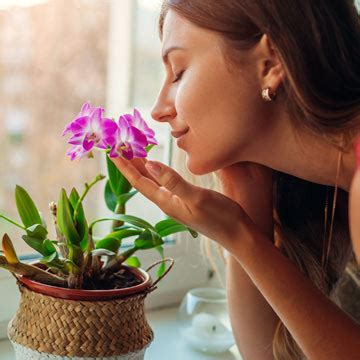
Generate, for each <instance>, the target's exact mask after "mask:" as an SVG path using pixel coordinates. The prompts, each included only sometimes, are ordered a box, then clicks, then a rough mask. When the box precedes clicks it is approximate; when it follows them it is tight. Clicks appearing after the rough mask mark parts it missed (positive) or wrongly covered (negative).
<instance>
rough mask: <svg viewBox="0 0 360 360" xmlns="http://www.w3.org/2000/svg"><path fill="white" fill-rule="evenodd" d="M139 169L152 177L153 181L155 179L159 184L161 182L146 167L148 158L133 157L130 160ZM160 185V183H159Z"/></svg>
mask: <svg viewBox="0 0 360 360" xmlns="http://www.w3.org/2000/svg"><path fill="white" fill-rule="evenodd" d="M129 161H130V162H131V163H132V164H133V165H134V166H135V167H136V168H137V169H138V170H139V171H140V173H141V174H142V175H144V176H146V177H148V178H150V179H152V180H153V181H155V182H156V183H157V184H159V183H158V182H157V180H156V179H155V178H154V177H153V176H152V175H151V174H150V173H149V171H148V170H147V169H146V167H145V164H146V162H147V159H145V158H133V159H131V160H129ZM159 185H160V184H159Z"/></svg>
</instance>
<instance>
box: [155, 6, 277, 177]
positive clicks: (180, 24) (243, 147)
mask: <svg viewBox="0 0 360 360" xmlns="http://www.w3.org/2000/svg"><path fill="white" fill-rule="evenodd" d="M172 47H178V48H180V49H173V50H169V49H171V48H172ZM223 48H224V45H223V44H222V41H221V37H220V35H218V34H217V33H215V32H213V31H209V30H206V29H203V28H200V27H197V26H196V25H194V24H192V23H191V22H189V21H188V20H186V19H185V18H183V17H181V16H180V15H178V14H177V13H176V12H174V11H171V10H170V11H169V12H168V13H167V15H166V18H165V22H164V27H163V38H162V52H163V54H164V53H167V56H166V57H165V60H164V65H165V68H166V78H165V80H164V83H163V86H162V88H161V90H160V93H159V95H158V99H157V101H156V103H155V105H154V108H153V111H152V117H153V118H154V119H155V120H157V121H161V122H168V123H169V125H170V127H171V130H172V131H182V130H185V129H188V132H187V133H186V134H185V135H184V136H183V137H181V138H180V139H179V142H178V146H179V147H180V148H182V149H183V150H184V151H185V152H186V154H187V166H188V169H189V170H190V171H191V172H192V173H193V174H197V175H202V174H206V173H209V172H211V171H215V170H217V169H220V168H223V167H226V166H228V165H231V164H234V163H236V162H238V161H246V160H250V158H251V152H252V151H254V149H255V148H256V147H255V146H254V144H257V147H258V146H259V144H260V141H261V137H264V136H266V132H268V131H271V128H270V124H269V123H270V122H269V121H266V120H268V119H267V116H266V114H267V111H268V110H267V109H268V108H266V105H267V104H265V102H264V101H263V100H262V99H261V85H260V81H259V80H258V79H259V77H258V66H257V62H256V51H255V50H251V51H247V53H244V54H242V55H243V61H242V63H243V65H237V66H236V68H234V69H232V68H231V66H230V63H229V61H228V60H226V58H225V57H224V53H223ZM264 104H265V105H264ZM260 136H261V137H260Z"/></svg>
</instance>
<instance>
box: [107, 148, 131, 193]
mask: <svg viewBox="0 0 360 360" xmlns="http://www.w3.org/2000/svg"><path fill="white" fill-rule="evenodd" d="M105 156H106V164H107V169H108V175H109V182H110V187H111V190H112V192H113V193H114V194H115V195H116V197H118V196H120V195H121V194H124V193H128V192H129V191H130V190H131V188H132V186H131V184H130V183H129V181H128V180H127V179H126V178H125V176H124V175H123V174H122V173H121V172H120V171H119V170H118V168H117V167H116V166H115V164H114V163H113V162H112V161H111V160H110V158H109V156H108V155H107V154H106V155H105Z"/></svg>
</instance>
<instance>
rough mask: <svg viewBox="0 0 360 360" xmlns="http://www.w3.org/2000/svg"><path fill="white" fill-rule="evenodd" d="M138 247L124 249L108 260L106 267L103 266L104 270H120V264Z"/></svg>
mask: <svg viewBox="0 0 360 360" xmlns="http://www.w3.org/2000/svg"><path fill="white" fill-rule="evenodd" d="M137 250H138V248H136V247H132V248H130V249H128V250H126V251H124V252H123V253H122V254H120V255H119V256H117V257H116V258H115V259H113V260H111V261H109V263H108V264H107V265H106V267H104V268H103V270H104V271H106V272H116V271H118V270H120V268H121V264H122V263H123V262H124V261H125V260H126V259H127V258H129V257H130V256H131V255H132V254H134V252H135V251H137Z"/></svg>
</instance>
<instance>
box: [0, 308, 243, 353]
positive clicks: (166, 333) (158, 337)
mask: <svg viewBox="0 0 360 360" xmlns="http://www.w3.org/2000/svg"><path fill="white" fill-rule="evenodd" d="M176 315H177V307H171V308H163V309H159V310H151V311H148V312H147V317H148V321H149V323H150V325H151V327H152V329H153V330H154V333H155V339H154V341H153V342H152V344H151V345H150V347H149V349H148V350H147V351H146V354H145V360H155V359H156V360H160V359H170V358H171V359H172V360H183V359H191V360H205V359H216V360H241V356H240V354H239V351H238V349H237V348H236V346H233V347H232V348H231V351H228V352H226V353H223V354H217V355H207V354H204V353H201V352H198V351H196V350H193V349H191V348H190V347H189V346H188V345H187V344H186V343H185V342H184V341H183V340H182V338H181V336H179V329H178V327H177V321H176ZM0 360H15V356H14V353H13V349H12V346H11V344H10V342H9V341H7V340H3V341H0Z"/></svg>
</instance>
